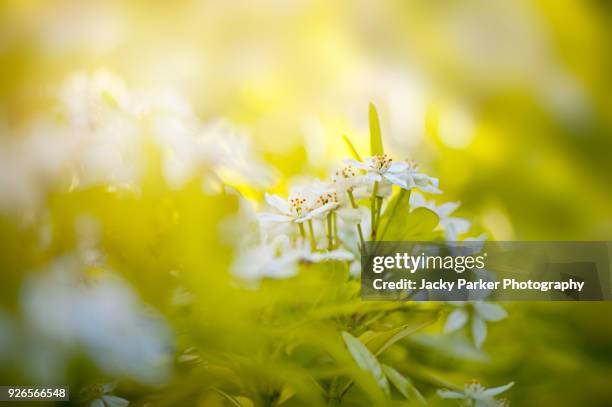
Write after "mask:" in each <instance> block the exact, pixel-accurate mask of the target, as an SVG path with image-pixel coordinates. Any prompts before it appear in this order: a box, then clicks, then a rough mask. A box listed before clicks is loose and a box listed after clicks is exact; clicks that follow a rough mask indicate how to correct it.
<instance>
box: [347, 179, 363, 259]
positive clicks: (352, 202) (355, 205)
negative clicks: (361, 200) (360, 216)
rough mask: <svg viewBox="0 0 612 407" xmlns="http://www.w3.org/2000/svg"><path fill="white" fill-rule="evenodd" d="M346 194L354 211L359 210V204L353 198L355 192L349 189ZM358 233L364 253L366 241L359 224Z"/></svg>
mask: <svg viewBox="0 0 612 407" xmlns="http://www.w3.org/2000/svg"><path fill="white" fill-rule="evenodd" d="M346 193H347V194H348V197H349V200H350V201H351V206H352V207H353V209H359V208H358V207H357V202H355V198H354V197H353V191H351V190H350V189H348V190H347V191H346ZM357 232H358V233H359V242H360V243H361V246H360V248H359V249H360V250H361V251H364V250H365V240H364V239H363V232H362V230H361V223H358V224H357Z"/></svg>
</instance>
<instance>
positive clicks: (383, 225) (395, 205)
mask: <svg viewBox="0 0 612 407" xmlns="http://www.w3.org/2000/svg"><path fill="white" fill-rule="evenodd" d="M409 214H410V191H407V190H405V189H402V190H400V192H399V193H398V194H396V195H394V196H393V197H392V198H391V200H390V201H389V204H388V205H387V207H386V208H385V212H384V213H383V214H382V216H381V218H380V230H381V232H380V240H385V236H387V232H389V228H390V227H391V226H396V227H392V228H391V229H392V230H391V231H390V232H391V233H390V237H389V240H396V239H394V236H391V235H397V234H398V229H399V230H401V229H402V228H401V224H402V223H405V222H406V218H407V217H408V215H409ZM396 217H397V218H396Z"/></svg>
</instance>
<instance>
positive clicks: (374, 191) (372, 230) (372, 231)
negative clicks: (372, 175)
mask: <svg viewBox="0 0 612 407" xmlns="http://www.w3.org/2000/svg"><path fill="white" fill-rule="evenodd" d="M377 194H378V181H375V182H374V187H373V188H372V198H371V199H370V239H371V240H376V212H377V211H376V202H377V199H376V198H377V196H376V195H377Z"/></svg>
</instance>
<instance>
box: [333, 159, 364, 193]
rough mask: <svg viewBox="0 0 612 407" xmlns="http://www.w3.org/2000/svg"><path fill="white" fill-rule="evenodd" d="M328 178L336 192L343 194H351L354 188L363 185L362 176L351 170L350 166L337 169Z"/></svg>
mask: <svg viewBox="0 0 612 407" xmlns="http://www.w3.org/2000/svg"><path fill="white" fill-rule="evenodd" d="M330 178H331V181H332V182H333V183H334V184H335V185H336V186H337V187H338V190H340V191H343V192H345V191H350V192H352V191H353V190H354V189H355V188H356V187H359V186H361V185H364V178H363V176H361V175H360V174H359V172H358V170H357V169H355V168H353V166H352V165H350V164H347V165H343V166H342V167H340V168H338V169H337V170H336V171H335V172H334V173H333V174H332V175H331V177H330Z"/></svg>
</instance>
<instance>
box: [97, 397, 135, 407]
mask: <svg viewBox="0 0 612 407" xmlns="http://www.w3.org/2000/svg"><path fill="white" fill-rule="evenodd" d="M102 400H104V404H105V405H106V407H126V406H127V405H129V404H130V402H129V401H127V400H126V399H122V398H121V397H117V396H109V395H106V396H102Z"/></svg>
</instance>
